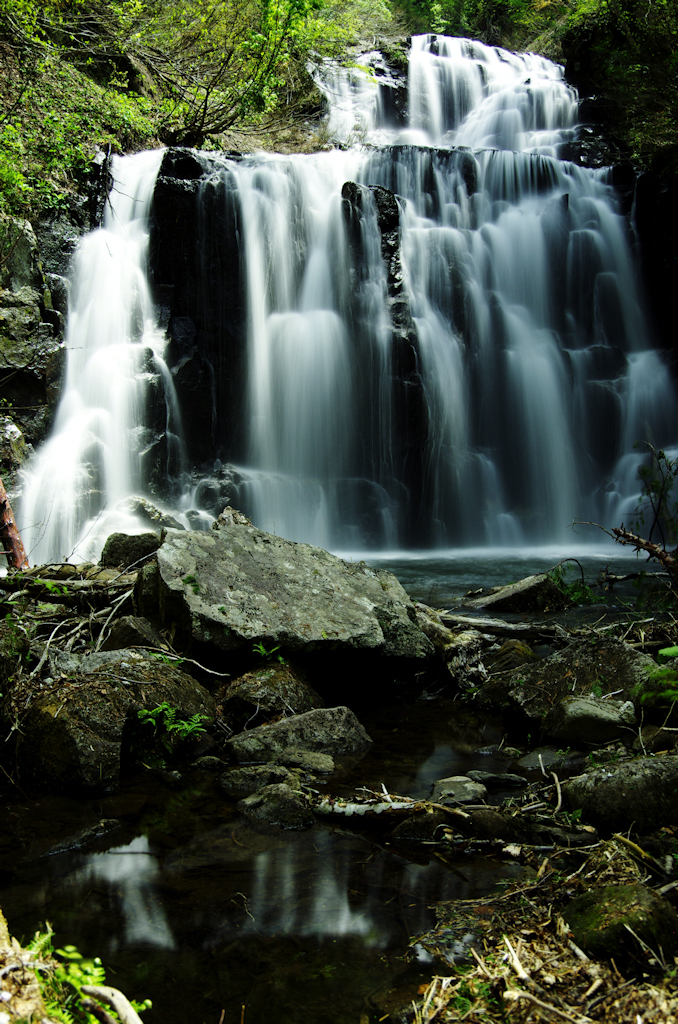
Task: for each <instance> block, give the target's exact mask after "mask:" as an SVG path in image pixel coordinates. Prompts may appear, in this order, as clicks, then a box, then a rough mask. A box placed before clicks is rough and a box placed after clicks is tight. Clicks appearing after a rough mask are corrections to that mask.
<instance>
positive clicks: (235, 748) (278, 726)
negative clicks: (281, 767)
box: [228, 707, 372, 764]
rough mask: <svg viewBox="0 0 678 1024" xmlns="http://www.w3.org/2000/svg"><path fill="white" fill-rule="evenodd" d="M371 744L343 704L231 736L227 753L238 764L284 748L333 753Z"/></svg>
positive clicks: (259, 759) (361, 749)
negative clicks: (228, 752)
mask: <svg viewBox="0 0 678 1024" xmlns="http://www.w3.org/2000/svg"><path fill="white" fill-rule="evenodd" d="M371 745H372V740H371V739H370V737H369V736H368V735H367V733H366V732H365V729H364V728H363V726H362V725H361V724H360V722H359V721H358V719H357V718H356V716H355V715H354V713H353V712H352V711H351V710H350V709H349V708H345V707H338V708H318V709H316V710H314V711H307V712H306V713H305V714H303V715H294V716H293V717H292V718H284V719H282V720H281V721H279V722H272V723H271V724H270V725H259V726H257V728H256V729H250V730H249V731H247V732H241V733H239V734H238V735H237V736H233V737H232V739H231V740H229V743H228V749H229V751H230V753H231V755H232V756H233V757H234V758H235V760H236V761H238V762H239V763H240V764H243V763H247V762H252V763H257V762H258V763H264V762H266V761H275V760H277V758H278V755H279V754H282V753H284V752H285V751H286V750H289V749H294V750H310V751H319V752H320V753H322V754H329V755H330V756H331V757H337V756H340V755H342V754H360V753H364V752H365V751H366V750H369V748H370V747H371Z"/></svg>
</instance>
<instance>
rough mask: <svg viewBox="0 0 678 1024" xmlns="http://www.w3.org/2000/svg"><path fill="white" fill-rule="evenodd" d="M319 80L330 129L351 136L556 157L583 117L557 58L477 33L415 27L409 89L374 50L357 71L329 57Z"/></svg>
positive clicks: (345, 139)
mask: <svg viewBox="0 0 678 1024" xmlns="http://www.w3.org/2000/svg"><path fill="white" fill-rule="evenodd" d="M316 81H317V83H318V85H319V86H320V88H321V89H322V90H323V91H324V92H325V95H326V96H327V99H328V103H329V106H330V113H329V122H328V130H329V132H330V134H331V135H332V136H333V137H334V138H336V139H338V140H339V141H341V142H342V143H344V144H346V143H348V144H355V143H359V142H363V143H365V142H367V143H372V144H376V145H388V144H394V143H404V144H410V145H417V146H439V147H440V146H444V147H452V146H467V147H469V148H471V149H507V150H515V151H525V152H533V153H543V154H546V155H550V156H557V155H558V153H557V149H558V147H559V146H560V145H561V144H562V143H564V142H567V141H568V140H569V139H570V138H571V137H572V134H573V129H574V127H575V125H576V121H577V94H576V92H575V90H574V89H572V88H571V87H570V86H568V85H567V83H566V82H565V80H564V77H563V69H562V67H560V65H558V64H554V63H552V62H551V61H549V60H546V59H545V58H543V57H538V56H536V55H535V54H531V53H526V54H515V53H510V52H509V51H508V50H502V49H500V48H499V47H491V46H485V45H484V44H483V43H479V42H476V41H474V40H470V39H453V38H449V37H447V36H432V35H421V36H415V37H414V38H413V39H412V48H411V51H410V55H409V63H408V76H407V83H406V88H405V82H404V81H403V80H402V79H400V78H399V77H398V76H397V74H395V73H394V72H393V71H391V70H390V69H389V68H388V65H387V64H386V63H385V62H384V59H383V57H382V55H381V54H380V53H379V52H377V51H373V52H371V53H368V54H365V55H364V56H363V57H362V58H360V60H359V61H357V62H356V64H355V65H354V67H352V68H351V69H350V70H347V69H345V68H342V67H338V66H336V65H333V64H331V63H328V64H326V65H325V66H323V67H321V68H318V69H317V72H316ZM405 93H406V96H405Z"/></svg>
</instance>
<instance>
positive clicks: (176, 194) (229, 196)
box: [149, 150, 245, 468]
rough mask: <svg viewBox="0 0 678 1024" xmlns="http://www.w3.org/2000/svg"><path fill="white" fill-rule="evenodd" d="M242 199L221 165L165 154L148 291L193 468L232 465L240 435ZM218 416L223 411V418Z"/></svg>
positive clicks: (187, 155) (156, 202)
mask: <svg viewBox="0 0 678 1024" xmlns="http://www.w3.org/2000/svg"><path fill="white" fill-rule="evenodd" d="M238 234H239V232H238V198H237V195H236V194H235V192H234V190H233V188H232V183H231V181H230V178H229V175H228V172H226V171H224V170H223V165H222V164H219V163H217V162H212V161H210V160H209V159H208V158H206V157H203V156H202V155H198V154H194V153H193V152H192V151H190V150H168V151H167V153H166V155H165V157H164V159H163V163H162V166H161V169H160V174H159V176H158V180H157V183H156V187H155V194H154V199H153V211H152V221H151V240H150V254H149V256H150V266H151V277H152V286H153V290H154V295H155V299H156V302H157V303H158V306H159V309H160V315H161V320H162V322H163V323H164V324H166V329H167V336H168V338H169V345H168V348H167V353H166V355H167V362H168V365H169V366H170V368H171V370H172V376H173V378H174V383H175V386H176V389H177V397H178V400H179V404H180V407H181V410H182V419H183V422H184V425H185V437H184V440H185V446H186V456H187V460H188V462H189V464H191V465H195V466H201V467H205V468H207V467H208V466H209V467H211V465H212V463H213V462H214V460H215V459H221V460H223V461H225V460H229V459H232V458H233V457H234V452H236V451H237V446H238V439H239V437H240V432H241V417H242V397H243V393H242V381H243V375H244V367H243V361H244V357H245V347H244V344H243V338H244V337H245V306H244V295H243V287H242V274H241V267H240V259H241V256H240V250H239V247H238V242H237V240H238ZM217 410H218V412H217Z"/></svg>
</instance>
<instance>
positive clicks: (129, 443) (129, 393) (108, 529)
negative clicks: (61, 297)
mask: <svg viewBox="0 0 678 1024" xmlns="http://www.w3.org/2000/svg"><path fill="white" fill-rule="evenodd" d="M161 159H162V152H160V151H155V152H149V153H140V154H137V155H136V156H133V157H125V158H120V157H114V158H113V161H112V176H113V188H112V191H111V195H110V197H109V201H108V204H107V209H106V214H105V218H104V226H103V227H102V228H100V229H99V230H97V231H94V232H92V233H91V234H89V235H87V236H85V237H84V238H83V239H82V241H81V243H80V246H79V248H78V250H77V253H76V257H75V265H74V270H73V276H72V285H71V294H70V301H69V312H68V326H67V334H66V349H67V364H66V379H65V382H64V387H63V394H62V398H61V401H60V403H59V407H58V410H57V413H56V417H55V421H54V426H53V429H52V434H51V436H50V438H49V439H48V441H47V442H46V443H45V444H44V445H43V446H42V448H41V449H40V450H39V452H38V455H37V458H36V459H35V460H34V462H33V463H32V464H31V465H30V466H29V472H28V474H27V476H26V480H25V484H24V489H23V494H22V498H21V503H20V522H21V526H22V534H23V537H24V542H25V544H26V548H27V550H28V552H29V558H30V559H31V561H32V562H46V561H50V560H61V559H73V560H76V561H78V560H80V561H81V560H84V559H85V558H88V557H98V554H99V553H100V551H101V548H102V546H103V542H104V541H105V539H106V537H107V536H108V534H109V533H112V532H114V531H115V530H121V531H125V530H127V531H129V532H132V533H134V532H138V531H139V529H140V521H139V520H138V518H137V517H136V516H135V515H134V512H133V503H131V502H130V501H129V499H130V496H132V495H135V494H138V493H140V492H142V491H147V490H148V489H149V483H151V477H152V475H153V471H152V469H151V463H152V461H153V460H157V459H160V461H161V463H162V465H163V468H164V470H165V473H166V472H168V471H171V466H172V462H173V461H174V462H175V463H176V469H177V471H178V462H179V461H180V446H181V442H180V439H179V434H180V430H181V428H180V418H179V410H178V407H177V406H176V402H175V400H174V397H173V385H172V379H171V375H170V373H169V370H168V368H167V366H166V364H165V362H164V360H163V350H164V347H165V339H164V336H163V332H162V331H161V330H160V329H159V328H158V326H157V323H156V316H155V309H154V306H153V302H152V300H151V295H150V290H149V285H148V280H147V274H146V269H147V268H146V252H147V246H148V223H147V222H148V212H149V207H150V204H151V199H152V196H153V186H154V184H155V179H156V175H157V172H158V168H159V166H160V161H161ZM160 449H161V450H162V451H160Z"/></svg>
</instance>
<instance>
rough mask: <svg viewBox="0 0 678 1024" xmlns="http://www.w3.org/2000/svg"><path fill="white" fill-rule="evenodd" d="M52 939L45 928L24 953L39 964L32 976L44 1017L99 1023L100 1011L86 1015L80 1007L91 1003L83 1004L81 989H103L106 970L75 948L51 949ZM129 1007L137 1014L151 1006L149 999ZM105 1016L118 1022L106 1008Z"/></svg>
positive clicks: (74, 1023)
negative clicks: (89, 987) (39, 990)
mask: <svg viewBox="0 0 678 1024" xmlns="http://www.w3.org/2000/svg"><path fill="white" fill-rule="evenodd" d="M53 936H54V932H53V930H52V928H51V926H50V925H49V924H47V925H46V926H45V930H44V931H41V932H36V934H35V936H34V938H33V939H32V941H31V942H30V943H29V944H28V946H27V949H28V951H29V952H30V953H32V954H33V955H34V957H36V958H37V959H38V960H39V961H40V963H41V969H40V970H36V975H37V978H38V981H39V983H40V989H41V993H42V998H43V1000H44V1003H45V1008H46V1010H47V1014H48V1017H49V1019H50V1021H58V1022H59V1024H97V1022H98V1021H99V1020H101V1019H103V1018H102V1017H101V1016H99V1015H98V1014H100V1013H101V1007H99V1006H97V1011H98V1014H97V1015H95V1014H94V1013H91V1012H89V1010H88V1009H87V1008H86V1005H84V1004H85V1003H87V1002H89V1003H90V1004H91V1000H89V1001H88V1000H87V997H86V996H85V994H84V993H83V992H82V988H83V986H85V985H95V986H102V985H105V984H106V969H105V968H104V966H103V964H102V962H101V960H100V959H99V957H94V958H92V959H89V958H87V957H84V956H83V955H82V953H80V952H79V950H78V949H77V948H76V947H75V946H72V945H68V946H64V947H63V948H62V949H54V947H53V944H52V938H53ZM130 1003H131V1005H132V1006H133V1007H134V1009H135V1010H136V1011H137V1013H141V1012H143V1011H144V1010H147V1009H149V1008H150V1006H151V1005H152V1004H151V1000H150V999H146V1000H144V1002H142V1003H140V1002H137V1001H136V1000H130ZM105 1012H106V1013H107V1014H108V1015H109V1018H112V1019H113V1020H118V1019H119V1018H118V1015H117V1014H116V1012H115V1010H112V1009H110V1008H109V1009H107V1010H106V1011H105Z"/></svg>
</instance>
